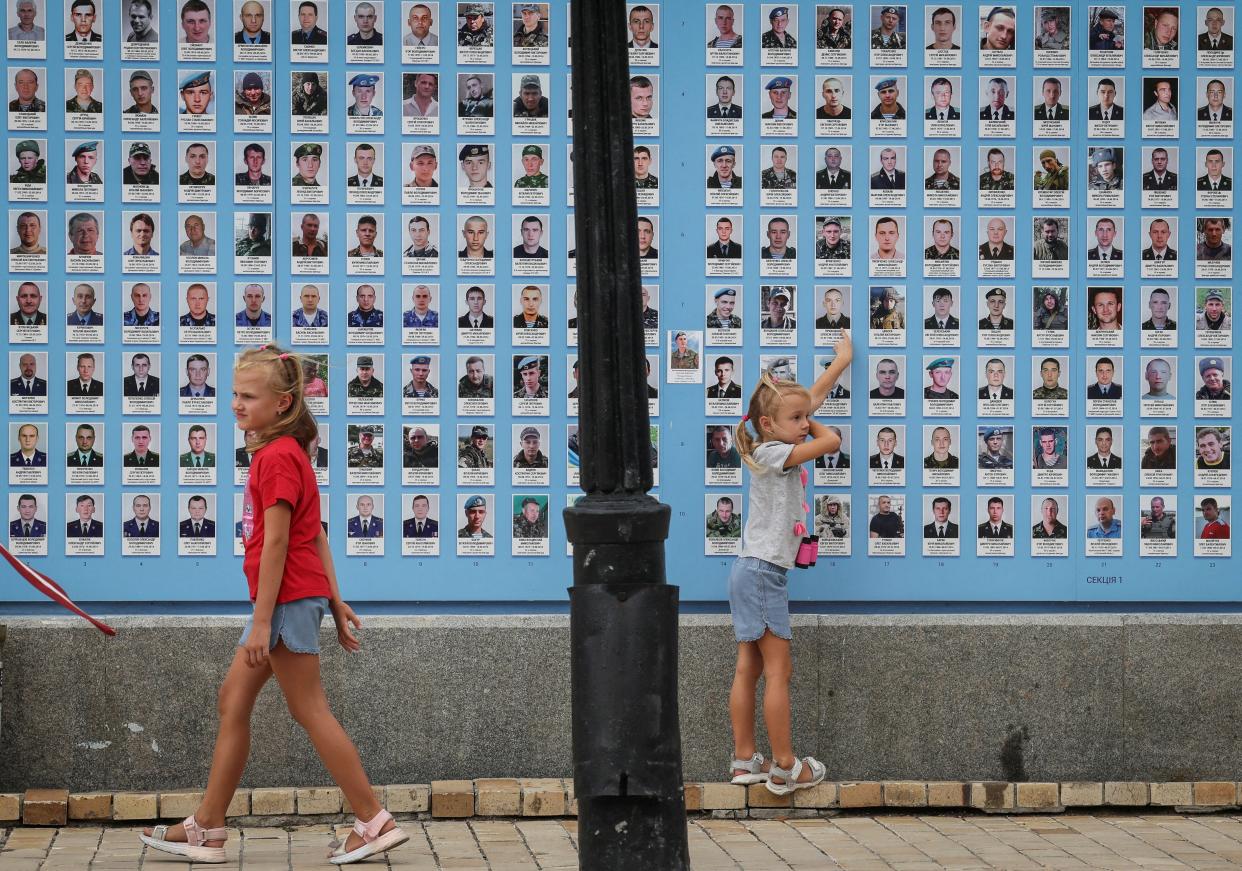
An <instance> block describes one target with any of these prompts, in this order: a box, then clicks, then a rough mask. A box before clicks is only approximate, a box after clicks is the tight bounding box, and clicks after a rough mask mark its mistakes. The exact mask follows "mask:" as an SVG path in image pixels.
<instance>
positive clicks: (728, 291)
mask: <svg viewBox="0 0 1242 871" xmlns="http://www.w3.org/2000/svg"><path fill="white" fill-rule="evenodd" d="M739 256H740V254H739ZM712 306H713V308H712V310H711V311H710V312H708V314H707V329H709V330H740V329H741V328H742V318H741V317H740V316H739V315H735V314H734V313H733V310H734V308H735V307H736V306H737V289H736V288H733V287H721V288H719V289H717V290H716V292H715V293H713V294H712ZM730 365H732V363H730Z"/></svg>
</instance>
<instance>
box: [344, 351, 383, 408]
mask: <svg viewBox="0 0 1242 871" xmlns="http://www.w3.org/2000/svg"><path fill="white" fill-rule="evenodd" d="M355 365H356V366H357V374H355V375H354V377H353V378H351V379H350V380H349V383H348V384H347V385H345V392H346V395H347V396H349V397H351V398H355V399H356V398H381V399H382V398H383V396H384V382H382V381H380V380H379V379H378V378H376V377H375V358H374V357H372V356H371V355H370V354H363V355H361V356H359V357H358V360H357V362H356V364H355Z"/></svg>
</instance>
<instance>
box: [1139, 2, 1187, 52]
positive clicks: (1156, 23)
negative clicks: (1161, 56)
mask: <svg viewBox="0 0 1242 871" xmlns="http://www.w3.org/2000/svg"><path fill="white" fill-rule="evenodd" d="M1180 23H1181V19H1180V15H1179V12H1178V10H1177V8H1176V7H1155V8H1150V7H1149V8H1147V9H1144V10H1143V50H1144V51H1154V52H1163V51H1177V50H1178V39H1177V32H1178V27H1179V25H1180Z"/></svg>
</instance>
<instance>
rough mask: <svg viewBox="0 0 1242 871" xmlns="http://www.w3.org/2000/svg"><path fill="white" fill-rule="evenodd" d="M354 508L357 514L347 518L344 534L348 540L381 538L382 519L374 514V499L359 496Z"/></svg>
mask: <svg viewBox="0 0 1242 871" xmlns="http://www.w3.org/2000/svg"><path fill="white" fill-rule="evenodd" d="M354 508H356V509H357V511H358V513H357V514H355V515H354V516H353V517H351V518H349V522H348V523H347V524H346V533H345V534H346V535H347V536H348V537H349V538H383V537H384V518H383V517H380V516H378V515H376V514H375V499H374V497H371V496H365V495H364V496H359V497H358V499H357V500H356V501H355V502H354Z"/></svg>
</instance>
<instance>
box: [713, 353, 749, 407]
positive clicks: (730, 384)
mask: <svg viewBox="0 0 1242 871" xmlns="http://www.w3.org/2000/svg"><path fill="white" fill-rule="evenodd" d="M712 370H713V372H714V373H715V375H716V383H715V384H713V385H711V386H710V387H708V388H707V398H708V399H741V398H742V385H740V384H738V383H737V382H736V381H734V380H733V358H732V357H717V358H716V359H715V361H713V363H712Z"/></svg>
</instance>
